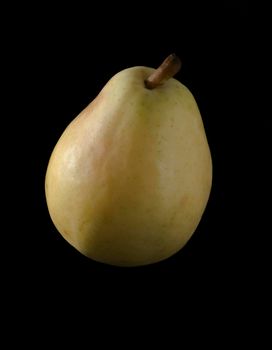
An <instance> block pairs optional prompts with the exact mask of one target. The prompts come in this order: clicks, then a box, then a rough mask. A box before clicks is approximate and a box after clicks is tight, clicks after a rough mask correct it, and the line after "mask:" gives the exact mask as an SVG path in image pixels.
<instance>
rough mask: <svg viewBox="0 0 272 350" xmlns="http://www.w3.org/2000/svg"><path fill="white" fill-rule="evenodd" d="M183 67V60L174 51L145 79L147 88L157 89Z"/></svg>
mask: <svg viewBox="0 0 272 350" xmlns="http://www.w3.org/2000/svg"><path fill="white" fill-rule="evenodd" d="M180 68H181V61H180V59H179V58H178V56H177V55H176V54H174V53H172V54H171V55H169V56H168V57H167V58H166V59H165V60H164V61H163V62H162V64H161V65H160V66H159V67H158V68H157V69H156V70H155V71H154V72H153V73H152V74H151V75H150V76H149V77H148V78H147V79H146V80H145V87H146V88H147V89H150V90H152V89H155V88H156V87H157V86H159V85H162V84H163V83H164V82H165V81H166V80H168V79H170V78H172V77H173V76H174V75H175V74H176V73H177V72H178V71H179V70H180Z"/></svg>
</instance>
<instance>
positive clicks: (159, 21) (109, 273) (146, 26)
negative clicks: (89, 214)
mask: <svg viewBox="0 0 272 350" xmlns="http://www.w3.org/2000/svg"><path fill="white" fill-rule="evenodd" d="M176 6H178V5H176ZM176 6H175V5H174V4H170V3H169V4H164V5H163V6H159V5H158V4H154V5H153V6H148V5H147V4H145V5H141V4H140V3H139V4H129V3H128V4H127V5H123V6H121V7H120V10H119V9H117V8H116V7H115V5H114V6H112V8H111V7H110V5H106V4H104V5H101V7H99V6H98V5H96V7H95V8H92V6H89V8H88V7H86V8H85V7H80V6H77V7H74V6H73V5H69V4H66V5H65V6H64V7H62V8H61V9H59V8H57V7H53V6H49V5H44V6H40V7H37V8H36V9H35V8H33V7H32V8H29V14H28V16H27V17H21V19H20V21H19V22H18V23H17V25H18V29H17V31H16V32H15V34H12V35H14V38H13V40H10V41H9V45H10V46H11V49H12V52H14V55H13V57H12V58H11V61H13V60H14V62H15V61H16V65H15V64H14V72H15V74H14V75H15V77H16V86H15V89H16V90H17V93H18V95H19V97H18V99H17V101H19V103H18V104H19V106H20V113H19V114H17V119H16V123H17V125H18V127H17V129H16V132H17V133H18V140H19V142H20V143H19V146H18V150H17V152H18V154H19V157H18V162H19V166H18V169H17V173H18V172H19V173H20V178H21V179H22V183H23V185H22V183H19V184H18V191H19V192H20V194H21V193H22V195H20V196H19V200H17V201H16V206H17V207H18V208H20V210H19V213H20V214H19V215H18V217H16V219H14V220H13V227H14V231H15V235H14V236H12V240H13V239H14V237H15V240H14V241H16V243H15V244H13V251H12V253H11V254H9V258H8V259H9V260H10V262H14V261H17V263H15V265H14V263H13V275H11V276H16V277H14V278H15V279H16V278H19V279H20V278H21V279H22V280H23V281H27V282H24V283H26V285H28V284H30V285H32V284H34V285H37V286H43V288H45V287H46V288H47V289H50V288H55V286H56V285H59V286H60V285H65V286H69V288H79V289H80V288H81V287H82V286H85V287H86V286H87V287H88V288H93V286H94V285H95V283H93V281H94V280H97V279H98V280H99V281H101V282H103V283H106V285H107V286H109V288H111V289H114V288H118V287H117V286H118V284H121V285H125V284H127V283H133V284H134V283H135V281H137V283H138V286H144V285H146V284H150V283H153V282H154V280H156V281H157V282H158V281H160V282H159V283H161V287H162V288H165V281H166V280H167V281H169V280H170V281H172V282H173V281H174V283H175V284H177V285H180V284H181V285H183V286H188V285H196V286H197V288H199V289H200V290H205V289H206V288H208V289H209V287H211V286H213V288H214V287H215V286H216V289H215V290H218V288H219V289H220V290H223V289H224V290H226V289H227V290H231V291H232V292H233V293H234V290H236V288H235V287H234V286H236V285H241V284H242V283H243V280H244V279H245V278H246V276H248V275H249V274H250V273H252V271H251V267H252V263H251V257H250V255H249V254H248V248H247V246H248V242H249V241H250V239H251V238H250V234H249V232H248V230H247V229H246V228H245V222H246V221H247V220H248V216H250V214H249V212H247V211H246V210H245V207H248V200H249V198H248V191H247V177H246V174H247V171H248V169H249V167H250V165H249V159H248V154H249V149H251V147H252V146H251V143H250V134H251V131H252V128H253V126H252V119H251V116H250V106H249V103H248V100H249V99H250V97H249V96H250V91H249V81H250V79H249V75H248V71H249V70H250V67H251V61H250V60H249V59H248V58H249V57H250V56H251V47H250V39H251V32H252V23H251V20H250V14H249V12H250V11H249V5H248V2H247V1H222V2H218V3H217V2H214V3H209V2H208V3H206V2H205V4H201V2H199V3H198V4H192V5H188V4H185V3H182V2H181V3H180V7H176ZM27 11H28V9H26V8H25V7H24V12H27ZM19 12H20V9H19V11H18V17H20V14H19ZM14 21H15V22H16V20H14ZM172 52H175V53H176V54H177V55H178V56H179V57H180V58H181V60H182V62H183V66H182V69H181V71H180V72H179V73H178V74H177V76H176V78H177V79H178V80H180V81H181V82H182V83H183V84H185V85H186V86H187V87H188V88H189V89H190V90H191V91H192V93H193V95H194V96H195V98H196V100H197V103H198V105H199V108H200V111H201V114H202V117H203V122H204V126H205V129H206V133H207V138H208V141H209V144H210V148H211V153H212V158H213V166H214V178H213V187H212V192H211V196H210V200H209V202H208V206H207V209H206V211H205V214H204V216H203V218H202V220H201V223H200V225H199V227H198V228H197V230H196V232H195V234H194V235H193V237H192V239H191V240H190V241H189V242H188V244H187V245H186V246H185V247H184V249H182V250H181V251H180V252H179V253H177V254H176V255H175V256H173V257H171V258H169V259H167V260H165V261H163V262H161V263H157V264H154V265H150V266H146V267H139V268H129V269H127V268H118V267H111V266H107V265H103V264H99V263H97V262H94V261H92V260H90V259H87V258H86V257H84V256H82V255H81V254H80V253H78V252H77V251H76V250H75V249H74V248H73V247H71V246H70V245H69V244H68V243H67V242H66V241H65V240H64V239H63V238H62V237H61V235H60V234H59V233H58V232H57V230H56V229H55V227H54V225H53V223H52V222H51V219H50V217H49V214H48V211H47V207H46V202H45V195H44V177H45V172H46V167H47V164H48V160H49V157H50V154H51V152H52V149H53V147H54V145H55V144H56V142H57V140H58V138H59V137H60V135H61V133H62V132H63V130H64V129H65V127H66V126H67V125H68V123H69V122H70V121H71V120H72V119H73V118H75V117H76V116H77V114H78V113H79V112H80V111H81V110H82V109H83V108H84V107H85V106H86V105H87V104H88V103H89V102H90V101H91V100H92V99H93V98H94V97H95V96H96V95H97V94H98V93H99V91H100V90H101V88H102V87H103V86H104V85H105V84H106V82H107V81H108V80H109V79H110V78H111V77H112V76H113V75H114V74H115V73H117V72H118V71H120V70H122V69H124V68H127V67H131V66H136V65H145V66H151V67H157V66H158V65H159V64H160V63H161V61H162V60H163V59H164V58H165V57H166V56H167V55H168V54H170V53H172ZM18 57H19V58H20V59H19V60H18ZM13 88H14V86H13ZM12 206H13V207H14V204H12ZM14 225H16V229H15V226H14ZM17 225H18V226H17ZM17 227H18V229H17ZM129 281H130V282H129ZM172 282H171V283H172ZM167 283H168V282H166V286H167ZM169 283H170V282H169ZM78 286H81V287H78ZM139 288H141V287H139ZM166 288H167V287H166ZM51 290H52V289H51Z"/></svg>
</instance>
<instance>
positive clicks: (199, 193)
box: [45, 67, 212, 266]
mask: <svg viewBox="0 0 272 350" xmlns="http://www.w3.org/2000/svg"><path fill="white" fill-rule="evenodd" d="M153 71H154V69H152V68H147V67H133V68H128V69H125V70H123V71H121V72H119V73H118V74H116V75H115V76H114V77H113V78H112V79H111V80H110V81H109V82H108V83H107V84H106V85H105V87H104V88H103V89H102V90H101V92H100V94H99V95H98V96H97V97H96V99H94V100H93V102H91V103H90V104H89V105H88V106H87V107H86V108H85V109H84V110H83V111H82V112H81V113H80V114H79V115H78V116H77V117H76V118H75V119H74V120H73V121H72V122H71V123H70V125H68V127H67V128H66V130H65V131H64V133H63V134H62V136H61V137H60V139H59V141H58V143H57V144H56V146H55V148H54V150H53V153H52V155H51V158H50V161H49V164H48V168H47V173H46V181H45V191H46V200H47V205H48V209H49V213H50V216H51V218H52V220H53V222H54V224H55V226H56V228H57V229H58V231H59V232H60V233H61V234H62V236H63V237H64V238H65V239H66V240H67V241H68V242H69V243H70V244H71V245H72V246H73V247H75V248H76V249H77V250H78V251H80V252H81V253H82V254H84V255H86V256H87V257H89V258H92V259H94V260H96V261H99V262H103V263H107V264H111V265H117V266H138V265H145V264H150V263H154V262H158V261H160V260H163V259H166V258H168V257H169V256H171V255H173V254H174V253H176V252H177V251H179V250H180V249H181V248H182V247H183V246H184V245H185V244H186V242H187V241H188V240H189V239H190V237H191V235H192V234H193V232H194V231H195V229H196V227H197V225H198V224H199V222H200V219H201V216H202V214H203V212H204V210H205V207H206V204H207V201H208V198H209V194H210V190H211V182H212V161H211V155H210V150H209V146H208V143H207V139H206V135H205V131H204V127H203V122H202V119H201V115H200V113H199V109H198V107H197V104H196V101H195V99H194V97H193V96H192V94H191V93H190V91H189V90H188V89H187V88H186V87H185V86H184V85H182V84H181V83H180V82H178V81H177V80H175V79H173V78H171V79H169V80H167V81H166V82H164V83H163V84H162V85H161V86H158V87H156V88H155V89H153V90H149V89H147V88H145V85H144V80H145V79H146V78H147V77H148V76H149V75H150V74H151V73H152V72H153Z"/></svg>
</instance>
